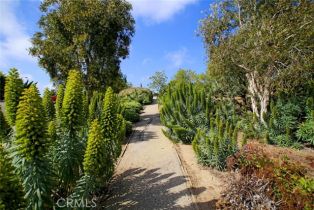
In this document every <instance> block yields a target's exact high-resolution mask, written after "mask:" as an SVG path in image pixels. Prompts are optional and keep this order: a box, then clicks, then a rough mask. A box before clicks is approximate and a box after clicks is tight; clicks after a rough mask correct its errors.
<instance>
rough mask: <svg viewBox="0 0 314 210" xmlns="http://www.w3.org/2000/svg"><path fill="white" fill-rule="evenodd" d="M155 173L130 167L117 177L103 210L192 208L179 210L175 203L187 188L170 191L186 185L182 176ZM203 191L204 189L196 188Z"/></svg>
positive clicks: (185, 192)
mask: <svg viewBox="0 0 314 210" xmlns="http://www.w3.org/2000/svg"><path fill="white" fill-rule="evenodd" d="M159 170H160V169H158V168H155V169H150V170H146V169H144V168H133V169H129V170H127V171H125V172H123V173H122V174H120V175H119V176H117V177H116V178H115V180H114V183H115V185H114V186H113V187H112V188H111V190H110V192H109V193H110V195H111V196H110V197H109V199H108V200H107V201H106V206H105V207H104V209H194V208H193V206H191V205H189V206H185V207H181V206H177V203H176V202H177V200H178V199H180V198H181V197H184V196H186V195H187V193H188V189H184V190H182V191H178V192H171V189H172V188H174V187H176V186H178V185H181V184H184V183H185V182H186V179H185V177H184V176H176V175H175V174H174V173H166V174H164V173H160V172H159ZM119 183H123V184H119ZM203 190H205V188H204V189H203V188H200V189H197V191H199V192H201V191H203Z"/></svg>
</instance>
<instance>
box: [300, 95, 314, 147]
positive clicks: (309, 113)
mask: <svg viewBox="0 0 314 210" xmlns="http://www.w3.org/2000/svg"><path fill="white" fill-rule="evenodd" d="M296 136H297V137H298V139H299V140H302V141H303V142H308V143H310V144H311V145H314V98H313V97H310V98H308V100H307V104H306V120H305V122H303V123H301V124H300V125H299V129H298V131H297V133H296Z"/></svg>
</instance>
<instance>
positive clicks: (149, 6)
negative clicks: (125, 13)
mask: <svg viewBox="0 0 314 210" xmlns="http://www.w3.org/2000/svg"><path fill="white" fill-rule="evenodd" d="M128 1H129V2H130V3H131V4H132V5H133V15H134V16H135V17H141V18H144V19H145V21H146V22H147V23H160V22H163V21H166V20H169V19H171V18H172V17H173V16H174V15H175V14H177V13H179V12H180V11H182V10H183V9H184V8H185V7H186V6H188V5H189V4H193V3H196V2H197V1H198V0H128Z"/></svg>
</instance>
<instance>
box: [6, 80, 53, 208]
mask: <svg viewBox="0 0 314 210" xmlns="http://www.w3.org/2000/svg"><path fill="white" fill-rule="evenodd" d="M46 130H47V128H46V122H45V114H44V108H43V106H42V100H41V98H40V96H39V92H38V89H37V87H36V86H35V85H31V86H30V87H29V88H28V89H25V90H24V92H23V95H22V97H21V100H20V103H19V105H18V110H17V115H16V139H15V141H14V142H13V147H12V150H13V152H12V156H13V157H14V159H13V163H14V166H15V167H16V169H17V171H18V173H19V175H20V177H21V178H22V179H23V187H24V190H25V192H26V194H25V199H26V200H27V209H46V208H47V207H48V206H51V205H49V203H50V178H49V177H50V175H51V174H50V166H49V162H48V160H47V158H46V152H47V136H46Z"/></svg>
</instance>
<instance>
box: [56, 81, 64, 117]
mask: <svg viewBox="0 0 314 210" xmlns="http://www.w3.org/2000/svg"><path fill="white" fill-rule="evenodd" d="M63 98H64V85H62V84H60V85H59V86H58V92H57V100H56V104H55V109H56V117H57V119H59V120H61V118H62V103H63Z"/></svg>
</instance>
